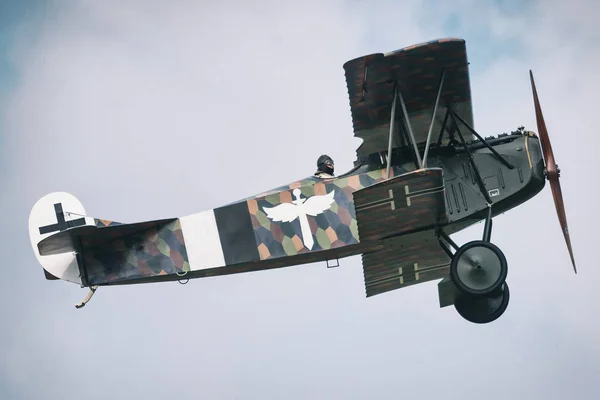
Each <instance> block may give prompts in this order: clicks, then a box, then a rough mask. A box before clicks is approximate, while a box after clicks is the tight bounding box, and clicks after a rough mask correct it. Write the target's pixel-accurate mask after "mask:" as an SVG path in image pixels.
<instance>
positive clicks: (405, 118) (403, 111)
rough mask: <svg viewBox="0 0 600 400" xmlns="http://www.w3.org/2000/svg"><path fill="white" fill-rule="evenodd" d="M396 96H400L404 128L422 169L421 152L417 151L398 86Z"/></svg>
mask: <svg viewBox="0 0 600 400" xmlns="http://www.w3.org/2000/svg"><path fill="white" fill-rule="evenodd" d="M398 97H399V98H400V105H401V106H402V113H403V114H404V122H405V123H406V128H407V129H408V134H409V135H410V141H411V143H412V145H413V149H414V150H415V156H416V157H417V162H418V164H419V168H420V169H423V161H422V160H421V154H420V153H419V148H418V147H417V141H416V140H415V135H414V133H413V131H412V127H411V125H410V120H409V119H408V112H407V111H406V105H405V104H404V98H402V93H401V92H400V88H398ZM394 100H396V96H394Z"/></svg>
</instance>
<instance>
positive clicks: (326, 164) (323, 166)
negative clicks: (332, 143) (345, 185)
mask: <svg viewBox="0 0 600 400" xmlns="http://www.w3.org/2000/svg"><path fill="white" fill-rule="evenodd" d="M315 176H316V177H318V178H323V179H325V178H333V177H334V176H335V175H334V174H333V160H332V159H331V157H329V156H328V155H326V154H323V155H322V156H321V157H319V158H318V159H317V172H315Z"/></svg>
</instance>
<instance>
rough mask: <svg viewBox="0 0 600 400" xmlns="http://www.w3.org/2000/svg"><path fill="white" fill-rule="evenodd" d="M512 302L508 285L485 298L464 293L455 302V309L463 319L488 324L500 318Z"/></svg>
mask: <svg viewBox="0 0 600 400" xmlns="http://www.w3.org/2000/svg"><path fill="white" fill-rule="evenodd" d="M509 300H510V291H509V289H508V284H507V283H506V282H504V285H503V286H502V287H500V288H498V289H496V290H495V291H494V292H493V293H491V294H488V295H485V296H474V295H471V294H467V293H462V294H460V295H459V296H458V298H457V299H456V301H455V302H454V308H455V309H456V312H458V314H460V316H461V317H463V318H464V319H466V320H467V321H469V322H473V323H475V324H487V323H490V322H492V321H495V320H497V319H498V318H500V316H501V315H502V314H504V311H506V308H507V307H508V302H509Z"/></svg>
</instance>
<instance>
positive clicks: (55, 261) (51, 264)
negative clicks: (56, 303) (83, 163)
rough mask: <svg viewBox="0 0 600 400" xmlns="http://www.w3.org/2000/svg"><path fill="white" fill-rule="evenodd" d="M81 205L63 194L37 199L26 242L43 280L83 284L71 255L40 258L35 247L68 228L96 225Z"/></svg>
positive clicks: (31, 215) (51, 194)
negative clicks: (39, 268) (37, 263)
mask: <svg viewBox="0 0 600 400" xmlns="http://www.w3.org/2000/svg"><path fill="white" fill-rule="evenodd" d="M85 215H86V214H85V209H84V208H83V205H82V204H81V202H80V201H79V200H78V199H77V198H76V197H75V196H73V195H72V194H70V193H66V192H54V193H49V194H47V195H45V196H44V197H42V198H41V199H39V200H38V201H37V202H36V203H35V204H34V206H33V207H32V209H31V212H30V214H29V239H30V240H31V246H32V247H33V252H34V253H35V256H36V258H37V260H38V262H39V263H40V264H41V266H42V268H43V269H44V272H45V275H46V279H48V280H55V279H62V280H65V281H68V282H73V283H77V284H79V285H81V284H82V281H81V275H80V272H79V265H78V262H77V257H76V255H75V254H74V253H72V252H71V253H63V254H54V255H47V256H41V255H40V252H39V250H38V246H37V245H38V243H39V242H40V241H41V240H42V239H44V238H46V237H48V236H50V235H52V234H55V233H57V232H60V231H63V230H65V229H68V228H72V227H76V226H83V225H92V226H93V225H95V222H94V218H91V217H86V216H85Z"/></svg>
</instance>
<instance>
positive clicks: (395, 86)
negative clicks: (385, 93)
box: [386, 84, 398, 179]
mask: <svg viewBox="0 0 600 400" xmlns="http://www.w3.org/2000/svg"><path fill="white" fill-rule="evenodd" d="M397 97H398V85H397V84H395V85H394V100H392V114H391V116H390V135H389V141H388V154H387V171H386V172H387V179H390V166H391V163H392V137H393V136H392V135H393V133H394V121H395V120H396V98H397Z"/></svg>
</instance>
